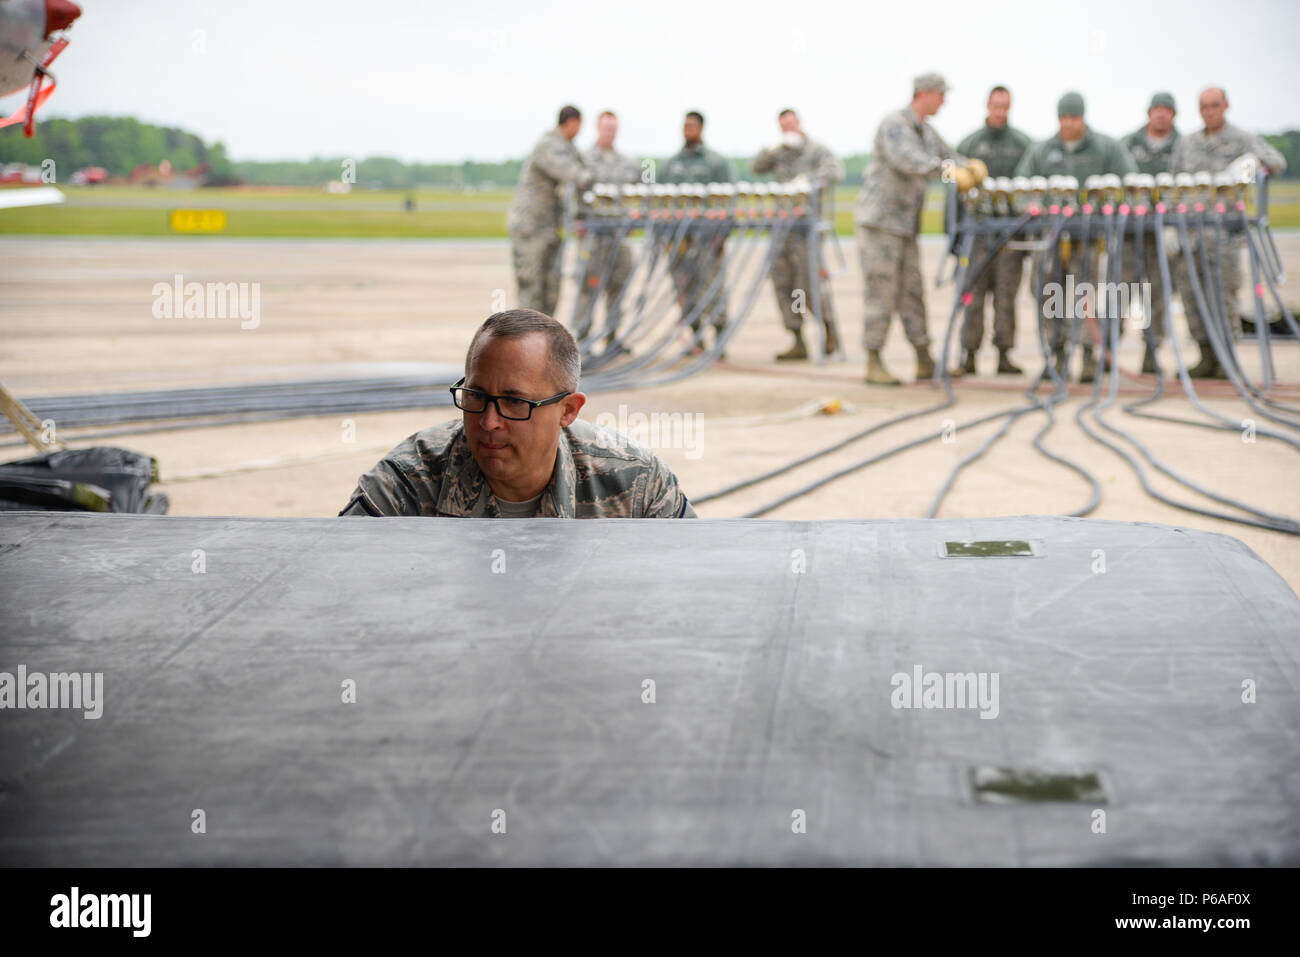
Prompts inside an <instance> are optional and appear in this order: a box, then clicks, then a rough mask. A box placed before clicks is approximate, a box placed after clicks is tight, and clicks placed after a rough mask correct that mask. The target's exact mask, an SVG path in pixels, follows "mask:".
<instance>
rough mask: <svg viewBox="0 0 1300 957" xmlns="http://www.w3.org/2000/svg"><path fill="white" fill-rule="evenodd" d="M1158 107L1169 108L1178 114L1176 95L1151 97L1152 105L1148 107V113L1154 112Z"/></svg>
mask: <svg viewBox="0 0 1300 957" xmlns="http://www.w3.org/2000/svg"><path fill="white" fill-rule="evenodd" d="M1157 106H1167V107H1168V108H1169V109H1171V110H1173V111H1174V112H1175V113H1177V112H1178V107H1176V106H1174V95H1173V94H1172V93H1157V94H1155V95H1154V96H1153V97H1151V103H1150V105H1148V106H1147V111H1148V112H1150V111H1151V110H1154V109H1155V108H1156V107H1157Z"/></svg>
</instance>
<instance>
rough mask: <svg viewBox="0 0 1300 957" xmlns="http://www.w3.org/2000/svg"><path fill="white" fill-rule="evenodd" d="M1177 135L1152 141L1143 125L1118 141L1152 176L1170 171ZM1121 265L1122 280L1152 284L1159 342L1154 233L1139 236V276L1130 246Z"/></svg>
mask: <svg viewBox="0 0 1300 957" xmlns="http://www.w3.org/2000/svg"><path fill="white" fill-rule="evenodd" d="M1178 139H1179V137H1178V131H1177V130H1175V129H1171V130H1170V131H1169V135H1168V136H1167V137H1165V139H1164V141H1163V142H1160V143H1152V142H1151V141H1150V140H1149V139H1147V128H1146V126H1145V125H1144V126H1142V127H1140V128H1139V129H1136V130H1134V131H1133V132H1132V133H1130V134H1129V135H1128V136H1126V137H1124V138H1123V139H1122V140H1120V144H1121V145H1122V146H1123V147H1124V148H1125V149H1126V150H1128V151H1129V155H1131V156H1132V157H1133V162H1134V164H1135V165H1136V166H1137V170H1138V172H1139V173H1147V174H1150V175H1152V176H1154V175H1155V174H1157V173H1168V172H1170V165H1169V164H1170V160H1171V159H1172V158H1173V155H1174V147H1175V146H1177V145H1178ZM1147 220H1148V222H1154V219H1153V218H1152V216H1151V214H1150V212H1148V213H1147ZM1168 252H1169V253H1171V254H1172V253H1173V250H1168ZM1120 265H1121V267H1122V271H1123V280H1124V282H1126V283H1134V282H1149V283H1150V284H1151V315H1150V316H1149V317H1148V320H1149V323H1150V326H1151V336H1152V342H1153V344H1155V345H1159V344H1160V343H1161V342H1163V341H1164V339H1165V282H1164V280H1163V279H1162V278H1161V277H1160V263H1159V261H1158V259H1157V257H1156V237H1155V234H1154V233H1148V234H1147V235H1146V236H1144V237H1143V238H1142V266H1143V269H1144V270H1145V272H1144V273H1143V275H1142V276H1141V277H1139V276H1138V261H1137V256H1136V255H1135V250H1133V249H1132V248H1131V247H1126V248H1125V250H1124V261H1123V262H1122V263H1121V264H1120ZM1171 265H1173V266H1174V269H1173V270H1171V271H1170V274H1169V278H1170V279H1171V280H1172V279H1173V277H1174V273H1175V272H1176V271H1177V262H1176V261H1175V262H1173V263H1172V264H1171ZM1120 329H1121V331H1122V330H1123V317H1121V319H1120Z"/></svg>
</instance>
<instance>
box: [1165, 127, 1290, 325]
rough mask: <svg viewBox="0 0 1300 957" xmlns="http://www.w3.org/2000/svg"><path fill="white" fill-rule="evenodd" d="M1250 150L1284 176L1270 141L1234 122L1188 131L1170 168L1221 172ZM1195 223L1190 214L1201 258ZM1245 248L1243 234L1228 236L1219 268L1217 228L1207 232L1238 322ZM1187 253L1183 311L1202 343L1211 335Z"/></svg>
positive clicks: (1182, 273)
mask: <svg viewBox="0 0 1300 957" xmlns="http://www.w3.org/2000/svg"><path fill="white" fill-rule="evenodd" d="M1246 153H1254V154H1255V155H1256V156H1257V157H1259V161H1260V162H1261V163H1263V164H1264V165H1265V166H1267V167H1268V171H1269V175H1270V176H1280V175H1282V174H1283V173H1284V172H1286V159H1285V158H1284V157H1283V156H1282V154H1281V153H1279V152H1278V151H1277V150H1276V149H1274V148H1273V146H1272V145H1270V144H1269V142H1268V141H1267V140H1265V139H1264V138H1263V137H1262V136H1256V135H1255V134H1254V133H1250V132H1248V131H1246V130H1243V129H1241V128H1240V127H1237V126H1233V125H1232V124H1231V123H1224V124H1223V128H1222V129H1220V130H1219V132H1217V133H1207V132H1206V131H1205V130H1203V129H1201V130H1197V131H1196V132H1195V133H1188V134H1187V135H1186V136H1184V137H1183V138H1182V139H1180V140H1179V141H1178V145H1177V146H1176V147H1175V148H1174V154H1173V158H1172V159H1171V160H1170V162H1169V165H1170V171H1171V172H1173V173H1199V172H1200V171H1201V170H1208V171H1210V172H1211V173H1218V172H1222V171H1223V170H1225V169H1227V168H1228V166H1229V165H1231V164H1232V162H1233V161H1234V160H1236V159H1237V158H1238V157H1241V156H1243V155H1244V154H1246ZM1193 222H1194V220H1193V219H1192V218H1191V217H1189V218H1188V226H1189V227H1191V228H1189V233H1190V238H1191V241H1192V245H1193V249H1194V250H1195V252H1196V255H1197V258H1198V261H1199V257H1200V245H1199V234H1200V231H1199V230H1197V229H1196V228H1194V227H1192V223H1193ZM1244 249H1245V244H1244V239H1243V238H1242V237H1241V236H1234V237H1231V238H1229V237H1227V236H1225V237H1224V248H1223V264H1222V267H1219V266H1218V264H1217V257H1216V256H1215V253H1214V241H1213V230H1207V231H1206V234H1205V252H1206V258H1207V259H1208V260H1209V263H1210V269H1211V271H1213V270H1214V269H1216V268H1221V269H1222V273H1221V275H1222V277H1223V298H1224V302H1225V303H1226V304H1227V307H1228V310H1229V312H1230V315H1229V320H1230V321H1234V324H1235V318H1236V310H1237V305H1236V303H1237V292H1238V290H1239V289H1241V254H1242V252H1243V250H1244ZM1187 255H1188V252H1187V251H1186V250H1184V252H1183V256H1182V257H1181V262H1182V264H1183V268H1182V269H1181V270H1179V290H1180V292H1181V293H1182V298H1183V311H1184V312H1186V313H1187V326H1188V329H1189V330H1190V331H1191V333H1192V337H1193V338H1194V339H1196V341H1198V342H1206V341H1208V340H1209V338H1210V337H1209V334H1208V333H1207V332H1206V331H1205V322H1204V320H1203V319H1202V318H1201V313H1200V310H1199V309H1197V308H1196V294H1195V292H1194V291H1193V290H1192V288H1191V281H1190V280H1189V279H1187V278H1186V269H1187ZM1202 293H1203V294H1204V295H1211V292H1210V291H1209V290H1207V289H1205V288H1204V286H1202Z"/></svg>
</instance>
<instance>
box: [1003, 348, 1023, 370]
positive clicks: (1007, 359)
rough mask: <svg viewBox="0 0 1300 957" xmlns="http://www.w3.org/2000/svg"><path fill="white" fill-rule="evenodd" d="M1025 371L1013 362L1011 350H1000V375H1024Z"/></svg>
mask: <svg viewBox="0 0 1300 957" xmlns="http://www.w3.org/2000/svg"><path fill="white" fill-rule="evenodd" d="M1024 371H1025V370H1024V369H1022V368H1020V366H1018V365H1016V364H1015V363H1014V362H1012V361H1011V351H1010V350H1009V349H999V350H998V375H1022V374H1023V373H1024Z"/></svg>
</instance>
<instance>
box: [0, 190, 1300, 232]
mask: <svg viewBox="0 0 1300 957" xmlns="http://www.w3.org/2000/svg"><path fill="white" fill-rule="evenodd" d="M61 188H62V189H63V191H64V192H65V194H66V195H67V197H68V200H67V202H66V203H65V204H63V205H60V206H35V207H28V208H22V209H0V235H22V236H41V235H45V236H167V235H173V233H172V232H171V228H170V225H169V221H168V212H169V210H171V209H223V210H225V211H226V216H227V226H226V230H225V232H224V233H222V234H221V235H225V236H248V237H299V238H397V239H416V238H444V239H453V238H475V239H478V238H503V237H505V235H506V211H507V209H508V208H509V206H510V196H511V193H510V191H509V190H493V191H488V192H473V193H464V192H461V191H458V190H434V189H422V190H415V191H406V190H357V191H354V192H352V193H347V194H343V195H330V194H326V193H324V192H320V191H315V190H302V189H276V190H256V191H254V190H244V189H203V190H196V191H193V192H169V191H164V190H156V189H148V188H144V187H131V186H112V187H94V188H89V187H76V186H69V187H61ZM408 196H410V197H412V198H413V199H414V200H415V205H416V208H415V210H414V211H412V212H407V211H406V210H405V209H404V208H403V203H404V202H405V200H406V199H407V197H408ZM856 197H857V186H856V185H853V186H843V187H840V188H839V189H838V190H837V191H836V214H835V226H836V229H837V231H838V232H839V233H840V234H841V235H845V236H847V235H852V233H853V206H854V202H855V200H856ZM1271 200H1272V202H1271V208H1270V217H1269V218H1270V220H1271V222H1272V224H1273V225H1274V226H1275V227H1278V228H1284V227H1295V226H1300V182H1283V183H1280V184H1275V185H1274V186H1273V187H1272V196H1271ZM921 228H922V231H923V232H926V233H939V232H942V231H943V193H942V189H941V188H940V187H938V186H936V187H935V188H933V189H932V190H931V192H930V195H929V196H928V197H927V200H926V207H925V210H924V212H923V214H922V217H921Z"/></svg>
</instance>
